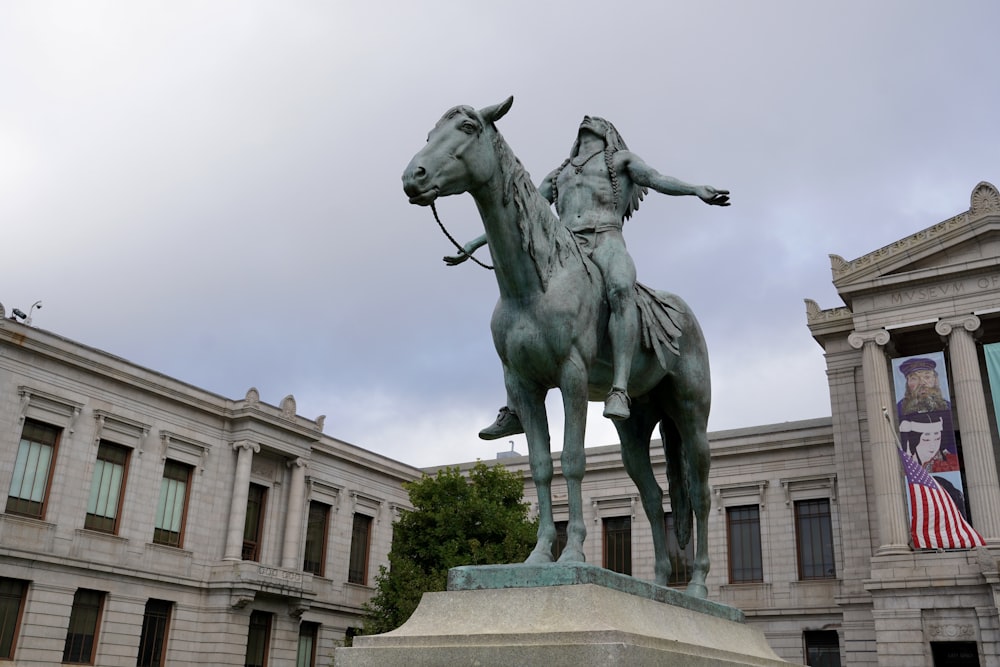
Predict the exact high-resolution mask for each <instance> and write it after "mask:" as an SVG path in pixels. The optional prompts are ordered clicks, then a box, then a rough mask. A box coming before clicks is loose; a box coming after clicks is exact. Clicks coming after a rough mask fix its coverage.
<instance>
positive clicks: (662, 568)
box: [615, 401, 671, 586]
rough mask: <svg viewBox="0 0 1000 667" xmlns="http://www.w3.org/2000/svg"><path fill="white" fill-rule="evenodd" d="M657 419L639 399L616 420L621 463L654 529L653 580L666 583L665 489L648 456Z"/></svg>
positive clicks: (667, 555)
mask: <svg viewBox="0 0 1000 667" xmlns="http://www.w3.org/2000/svg"><path fill="white" fill-rule="evenodd" d="M656 421H657V420H656V418H654V417H653V416H651V415H650V411H649V407H648V403H647V402H645V401H636V402H635V403H633V407H632V415H631V416H630V417H629V418H628V419H626V420H623V421H616V422H615V427H616V428H617V430H618V437H619V438H620V439H621V452H622V464H623V465H624V466H625V471H626V472H627V473H628V475H629V477H631V478H632V481H633V482H635V485H636V488H637V489H638V490H639V497H640V498H641V499H642V508H643V510H644V511H645V513H646V518H647V519H648V520H649V526H650V529H651V530H652V534H653V555H654V581H655V583H657V584H658V585H660V586H666V585H667V582H668V581H670V572H671V566H670V555H669V553H668V551H667V534H666V528H665V525H664V520H663V490H662V489H661V488H660V484H659V482H657V481H656V476H655V475H654V474H653V466H652V463H651V462H650V459H649V440H650V438H651V437H652V434H653V428H654V427H655V426H656Z"/></svg>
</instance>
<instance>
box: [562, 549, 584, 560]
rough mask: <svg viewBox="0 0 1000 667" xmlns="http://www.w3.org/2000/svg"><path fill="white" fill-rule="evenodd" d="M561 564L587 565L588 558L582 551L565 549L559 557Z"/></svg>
mask: <svg viewBox="0 0 1000 667" xmlns="http://www.w3.org/2000/svg"><path fill="white" fill-rule="evenodd" d="M559 562H560V563H585V562H587V557H586V556H584V555H583V550H582V549H563V552H562V554H561V555H560V556H559Z"/></svg>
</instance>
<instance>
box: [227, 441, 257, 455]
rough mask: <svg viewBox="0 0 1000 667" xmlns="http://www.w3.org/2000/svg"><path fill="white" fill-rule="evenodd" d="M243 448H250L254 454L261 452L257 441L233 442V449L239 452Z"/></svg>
mask: <svg viewBox="0 0 1000 667" xmlns="http://www.w3.org/2000/svg"><path fill="white" fill-rule="evenodd" d="M241 449H248V450H250V451H252V452H253V453H254V454H259V453H260V445H258V444H257V443H256V442H250V441H249V440H239V441H237V442H234V443H233V451H236V452H239V451H240V450H241Z"/></svg>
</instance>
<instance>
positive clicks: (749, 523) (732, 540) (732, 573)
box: [726, 504, 764, 584]
mask: <svg viewBox="0 0 1000 667" xmlns="http://www.w3.org/2000/svg"><path fill="white" fill-rule="evenodd" d="M750 512H752V513H753V514H754V516H753V517H752V518H750V517H747V518H738V517H735V515H736V514H737V513H750ZM760 524H761V521H760V505H757V504H753V505H733V506H730V507H726V546H727V552H728V558H727V565H728V568H729V583H730V584H760V583H764V558H763V538H762V535H761V525H760ZM744 526H746V527H747V528H748V529H749V530H750V531H751V532H750V544H748V545H745V546H744V545H743V541H742V537H740V533H739V532H737V531H734V527H735V528H742V527H744ZM754 527H756V532H754V530H753V529H754ZM738 537H739V538H740V539H739V546H740V547H741V548H740V549H739V550H738V551H739V553H738V552H737V549H736V548H734V547H735V546H737V544H736V543H737V538H738ZM754 537H756V540H754ZM738 555H739V556H741V557H742V556H744V555H748V556H750V560H751V562H750V564H749V565H742V564H741V566H740V567H738V568H737V567H736V563H735V560H736V557H737V556H738ZM754 556H756V559H754ZM754 561H755V562H754ZM745 571H750V572H751V574H750V575H744V574H740V575H739V576H737V572H739V573H742V572H745Z"/></svg>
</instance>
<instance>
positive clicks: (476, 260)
mask: <svg viewBox="0 0 1000 667" xmlns="http://www.w3.org/2000/svg"><path fill="white" fill-rule="evenodd" d="M431 211H433V212H434V219H435V220H436V221H437V223H438V227H440V228H441V231H442V232H444V235H445V236H447V237H448V240H449V241H451V242H452V243H454V244H455V247H456V248H458V251H459V252H460V253H462V254H463V255H465V256H466V257H468V258H469V259H471V260H472V261H473V262H475V263H476V264H478V265H479V266H481V267H483V268H484V269H489V270H490V271H492V270H493V267H492V266H490V265H489V264H483V263H482V262H480V261H479V260H478V259H476V258H475V257H473V256H472V255H471V254H469V253H468V252H466V251H465V248H463V247H462V246H461V245H459V243H458V241H456V240H455V237H453V236H452V235H451V234H449V233H448V230H447V229H445V228H444V223H442V222H441V218H439V217H438V211H437V207H436V206H434V202H431Z"/></svg>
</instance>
